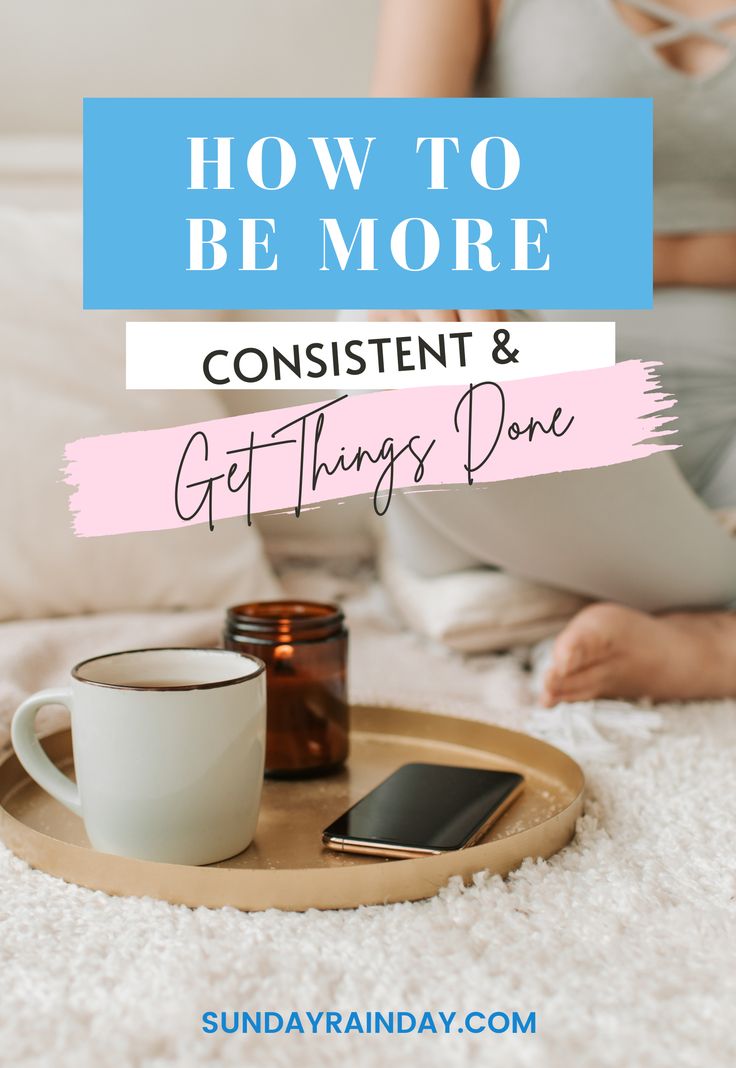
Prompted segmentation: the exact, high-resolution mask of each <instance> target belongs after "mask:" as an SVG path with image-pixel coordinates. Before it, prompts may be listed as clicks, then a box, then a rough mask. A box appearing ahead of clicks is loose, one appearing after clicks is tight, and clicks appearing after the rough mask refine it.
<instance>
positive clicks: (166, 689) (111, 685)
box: [71, 645, 266, 693]
mask: <svg viewBox="0 0 736 1068" xmlns="http://www.w3.org/2000/svg"><path fill="white" fill-rule="evenodd" d="M135 653H227V654H228V655H229V656H242V657H243V659H244V660H250V661H251V662H252V663H254V664H256V665H257V670H256V671H253V672H251V674H249V675H241V676H239V677H238V678H237V679H222V680H220V681H219V682H198V683H188V684H184V685H182V686H145V685H142V686H131V685H129V684H128V683H123V682H96V681H95V680H94V679H85V678H83V677H82V676H81V675H80V674H79V672H80V671H81V669H82V668H84V667H86V666H87V665H88V664H94V663H95V662H96V661H97V660H111V659H112V658H113V657H116V656H132V655H134V654H135ZM265 670H266V665H265V664H264V662H263V661H262V660H261V659H260V657H257V656H252V655H251V654H250V653H239V652H237V650H235V649H219V648H213V649H207V648H203V647H202V646H196V645H162V646H153V647H151V648H148V649H120V650H119V651H118V652H115V653H100V654H99V655H98V656H90V657H88V658H87V659H86V660H80V661H79V663H78V664H75V665H74V667H73V668H72V670H71V676H72V678H73V679H76V680H77V682H83V683H84V684H85V686H102V687H104V688H105V689H106V690H134V691H138V692H140V693H173V692H178V691H186V690H215V689H218V688H219V687H221V686H236V685H237V684H238V683H240V682H250V681H251V680H252V679H257V678H258V676H259V675H262V674H263V672H264V671H265Z"/></svg>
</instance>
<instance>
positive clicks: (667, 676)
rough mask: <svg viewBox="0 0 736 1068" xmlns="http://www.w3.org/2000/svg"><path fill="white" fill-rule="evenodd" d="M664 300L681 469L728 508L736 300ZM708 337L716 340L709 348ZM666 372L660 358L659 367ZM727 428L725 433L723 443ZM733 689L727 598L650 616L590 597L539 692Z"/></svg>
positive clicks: (735, 444) (733, 451) (682, 693)
mask: <svg viewBox="0 0 736 1068" xmlns="http://www.w3.org/2000/svg"><path fill="white" fill-rule="evenodd" d="M683 297H684V300H683V299H682V298H683ZM664 303H665V304H667V303H670V304H671V305H673V307H671V308H670V309H665V311H666V313H667V314H668V315H669V314H670V313H674V314H673V321H672V326H673V327H674V331H675V335H676V336H677V337H678V339H679V343H680V353H681V354H682V355H683V357H684V358H682V359H680V360H679V361H678V360H677V359H675V365H674V367H673V368H672V378H673V379H674V381H672V383H671V388H672V390H673V391H674V392H675V393H676V395H679V396H681V397H682V405H681V407H682V408H683V409H684V413H683V414H684V418H683V423H684V433H685V437H686V441H687V445H686V448H685V449H683V450H682V451H683V457H682V459H683V461H684V462H683V468H684V470H685V471H686V472H687V473H688V474H689V476H690V478H691V479H692V481H693V482H695V483H696V484H697V489H698V492H699V494H700V496H701V497H702V499H703V501H704V502H705V503H706V504H707V505H708V506H709V507H711V508H721V509H727V510H736V434H734V433H733V428H734V427H736V340H734V339H735V338H736V334H734V328H735V327H736V321H735V320H736V313H735V312H734V305H735V304H736V298H735V297H734V294H733V293H731V292H728V293H727V294H718V293H713V294H703V293H702V292H698V293H695V294H693V293H692V291H690V292H686V293H684V294H682V295H678V294H675V293H673V294H671V295H668V296H667V297H666V299H665V302H664ZM704 304H705V305H707V308H706V309H705V311H706V314H704V315H702V316H701V318H700V323H701V325H702V330H701V331H700V336H699V338H698V337H695V336H688V335H689V331H693V330H697V329H698V320H697V319H696V320H693V319H692V318H690V319H688V320H685V321H683V317H682V316H683V312H682V309H683V308H684V309H687V308H691V309H692V308H693V307H694V306H695V307H700V309H701V311H702V310H703V305H704ZM674 305H678V306H679V308H680V311H679V313H678V312H675V311H674ZM660 307H661V304H660ZM678 318H679V322H678ZM661 334H662V331H659V332H658V336H661ZM709 337H710V338H711V339H712V340H714V341H715V342H716V344H715V345H712V346H708V344H707V340H708V338H709ZM719 339H720V340H721V345H720V351H719V345H718V340H719ZM698 342H700V343H698ZM675 355H676V356H677V350H675ZM662 358H663V359H666V358H665V356H664V354H662ZM701 359H702V361H703V364H702V365H699V363H698V361H699V360H701ZM668 370H669V369H668V367H667V363H665V375H667V373H668ZM698 372H699V374H698ZM729 427H730V428H731V440H730V441H724V432H725V433H726V434H727V433H728V429H729ZM697 564H698V560H697V553H696V554H695V560H694V566H697ZM734 695H736V602H735V603H734V604H733V605H732V610H731V611H725V612H695V611H690V612H678V613H665V614H662V615H657V616H652V615H647V614H645V613H643V612H637V611H635V610H633V609H631V608H626V607H624V606H622V605H616V604H596V605H591V606H589V607H588V608H585V609H583V611H581V612H580V613H579V614H578V615H577V616H576V617H575V618H574V619H573V620H572V621H571V622H570V624H569V625H568V626H567V627H566V628H565V629H564V630H563V632H562V633H561V634H560V636H559V638H558V639H557V642H556V644H555V648H554V653H553V663H552V667H551V668H550V671H549V673H548V675H547V678H546V680H545V691H544V695H543V697H544V700H545V703H546V704H548V705H552V704H556V703H557V702H558V701H580V700H588V699H590V698H594V697H633V698H637V697H642V696H647V697H651V698H652V699H654V700H687V699H688V698H693V699H697V698H710V697H715V698H718V697H732V696H734Z"/></svg>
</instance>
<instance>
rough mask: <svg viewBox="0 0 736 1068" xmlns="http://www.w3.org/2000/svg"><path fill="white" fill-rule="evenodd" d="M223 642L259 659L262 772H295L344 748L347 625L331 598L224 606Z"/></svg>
mask: <svg viewBox="0 0 736 1068" xmlns="http://www.w3.org/2000/svg"><path fill="white" fill-rule="evenodd" d="M224 642H225V648H227V649H234V650H236V651H237V652H241V653H250V654H252V655H255V656H258V657H260V658H261V660H264V661H265V663H266V677H267V684H268V693H267V706H268V712H267V735H266V775H269V776H271V777H272V778H301V777H306V776H311V775H323V774H326V773H328V772H330V771H334V770H335V769H337V768H339V767H340V765H341V764H342V763H343V762H344V761H345V759H346V757H347V755H348V729H349V718H348V717H349V713H348V702H347V686H346V666H347V646H348V632H347V630H346V628H345V618H344V616H343V614H342V612H341V611H340V609H339V608H337V607H336V606H335V605H331V604H318V603H317V602H315V601H260V602H256V603H253V604H241V605H236V606H235V607H233V608H229V609H228V612H227V619H226V622H225V635H224Z"/></svg>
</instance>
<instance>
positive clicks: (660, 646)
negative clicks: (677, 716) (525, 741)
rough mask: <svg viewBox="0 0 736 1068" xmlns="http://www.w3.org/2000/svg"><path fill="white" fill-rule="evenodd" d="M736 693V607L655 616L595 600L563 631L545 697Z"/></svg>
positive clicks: (675, 697)
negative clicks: (734, 608)
mask: <svg viewBox="0 0 736 1068" xmlns="http://www.w3.org/2000/svg"><path fill="white" fill-rule="evenodd" d="M734 696H736V613H733V612H679V613H670V614H667V615H660V616H649V615H647V614H646V613H645V612H637V611H636V610H635V609H633V608H625V607H623V606H622V605H617V604H592V605H589V606H588V607H587V608H583V609H582V611H580V612H578V614H577V615H576V616H575V617H574V619H572V620H571V621H570V622H569V623H568V625H567V626H566V627H565V629H564V630H563V631H562V633H561V634H560V635H559V637H558V638H557V641H556V642H555V645H554V651H553V654H552V667H551V668H550V669H549V671H548V673H547V676H546V678H545V680H544V689H543V694H542V700H543V703H544V704H545V705H547V706H548V707H549V706H551V705H555V704H558V703H559V702H560V701H587V700H590V699H592V698H594V697H622V698H634V699H636V698H641V697H649V698H651V699H652V700H653V701H688V700H696V699H698V698H700V699H703V700H705V699H708V698H718V697H734Z"/></svg>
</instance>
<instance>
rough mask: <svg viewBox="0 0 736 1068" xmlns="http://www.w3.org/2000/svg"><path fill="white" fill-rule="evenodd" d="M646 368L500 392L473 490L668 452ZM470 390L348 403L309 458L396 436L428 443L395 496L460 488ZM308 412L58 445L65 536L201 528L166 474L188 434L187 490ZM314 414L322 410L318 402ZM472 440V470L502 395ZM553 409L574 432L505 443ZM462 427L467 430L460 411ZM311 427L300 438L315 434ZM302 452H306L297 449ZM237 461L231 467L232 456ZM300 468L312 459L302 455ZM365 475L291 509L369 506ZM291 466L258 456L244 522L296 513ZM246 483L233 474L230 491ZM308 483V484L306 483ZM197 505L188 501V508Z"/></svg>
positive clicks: (236, 502) (406, 460)
mask: <svg viewBox="0 0 736 1068" xmlns="http://www.w3.org/2000/svg"><path fill="white" fill-rule="evenodd" d="M656 366H657V365H656V364H654V363H645V362H643V361H640V360H630V361H626V362H623V363H619V364H616V365H615V366H613V367H605V368H600V369H597V370H592V371H580V372H569V373H565V374H558V375H550V376H545V377H543V378H530V379H523V380H520V381H514V382H508V383H505V384H503V385H502V389H503V394H504V398H505V403H506V417H505V420H504V426H505V428H506V430H505V431H503V432H502V433H501V436H500V438H499V440H498V445H497V447H496V449H495V451H494V453H493V455H492V456H491V458H490V459H489V460H488V462H487V463H486V464H485V466H484V467H483V468H482V469H481V470H479V471H477V472H476V473H475V474H474V476H473V479H474V481H475V482H476V483H481V482H493V481H502V480H505V479H512V478H525V477H527V476H529V475H540V474H547V473H550V472H554V471H566V470H577V469H581V468H590V467H605V466H607V465H609V464H618V463H623V462H625V461H628V460H633V459H637V458H639V457H644V456H648V455H650V454H651V453H654V452H660V451H663V450H666V449H672V448H676V447H677V446H676V445H673V444H668V443H665V442H664V441H662V438H663V437H664V436H665V435H668V434H671V433H672V429H671V426H670V425H669V424H671V423H672V422H673V419H672V416H671V414H670V415H669V416H664V417H662V418H660V416H662V413H666V412H667V411H668V410H669V409H670V408H671V407H672V405H673V404H674V403H675V401H674V398H673V397H672V396H671V395H669V394H666V393H663V392H662V391H661V389H660V387H659V380H658V377H657V375H656V372H655V370H654V369H655V367H656ZM467 388H468V387H467V386H432V387H422V388H418V389H405V390H394V391H391V392H383V393H369V394H363V395H359V396H352V397H347V398H345V399H342V400H340V401H339V402H338V403H336V404H333V405H332V406H331V407H330V408H328V409H326V411H325V422H324V430H323V435H322V437H321V439H320V443H319V456H320V458H322V459H325V460H329V462H330V465H332V464H333V463H334V462H335V460H336V459H337V457H338V456H339V454H340V448H341V446H345V454H346V455H347V456H352V455H353V451H354V449H355V448H356V447H357V446H358V445H361V446H363V447H364V448H368V449H370V451H371V452H372V453H373V454H375V453H376V452H377V451H378V449H379V448H380V446H381V444H382V442H383V441H384V439H385V438H387V437H389V436H393V437H394V438H395V439H396V442H397V449H398V448H400V447H401V446H402V445H403V444H405V442H406V441H407V440H408V439H409V437H411V436H412V435H413V434H418V435H419V436H420V439H421V445H422V448H421V449H420V451H423V449H424V448H426V445H427V444H428V443H429V441H430V440H431V439H433V438H434V439H436V444H435V445H434V447H433V449H432V450H431V452H430V454H429V456H428V458H427V461H426V469H425V472H424V477H423V478H422V480H421V483H420V484H419V485H417V484H416V483H415V481H414V474H415V468H416V462H415V461H414V460H413V459H412V457H411V456H410V455H409V454H404V455H403V456H402V457H399V459H398V460H397V461H396V468H395V481H394V488H395V489H399V488H403V487H412V488H428V487H430V486H434V487H439V486H447V485H460V484H463V483H466V481H467V476H466V473H465V470H464V468H463V465H464V463H465V462H466V455H467V437H466V434H465V433H464V432H463V433H458V432H457V431H456V430H455V429H454V427H453V415H454V412H455V408H456V406H457V404H458V402H459V400H460V398H461V397H462V396H463V394H464V393H465V392H466V390H467ZM319 403H320V402H316V401H314V402H311V403H309V404H304V405H300V406H298V407H293V408H284V409H276V410H273V411H268V412H259V413H257V414H254V415H245V416H233V417H231V418H226V419H218V420H214V421H209V422H204V423H201V424H196V425H189V426H180V427H171V428H167V429H163V430H149V431H141V432H138V433H126V434H111V435H105V436H101V437H92V438H82V439H80V440H79V441H74V442H72V443H71V444H69V445H67V447H66V453H65V455H66V460H67V466H66V468H65V470H64V477H65V481H66V482H67V483H69V484H70V485H73V486H76V490H75V492H74V493H72V494H71V497H70V501H69V506H70V509H71V511H72V513H73V515H74V520H73V525H74V531H75V533H76V534H77V535H79V536H81V537H96V536H100V535H108V534H122V533H127V532H132V531H146V530H165V529H170V528H175V527H180V526H187V525H188V524H189V523H190V522H206V521H207V519H208V515H207V511H206V509H205V508H203V509H202V511H201V512H200V514H199V515H198V516H197V517H196V518H194V519H191V520H187V519H182V518H180V517H179V516H178V515H177V513H176V510H175V506H174V486H175V481H176V477H177V470H178V468H179V464H180V462H181V460H182V454H183V453H184V450H185V447H186V445H187V442H188V441H189V440H190V438H191V436H192V434H193V433H195V432H196V431H203V432H204V433H205V434H206V437H207V441H208V445H209V460H208V461H207V462H205V461H204V459H203V450H202V449H201V448H199V444H201V438H200V439H198V447H197V448H196V449H194V447H193V449H192V451H191V452H190V454H189V456H188V459H187V463H186V465H185V468H184V476H185V477H184V478H183V482H184V483H190V482H194V481H196V480H198V479H204V480H207V479H209V478H211V477H212V476H214V475H218V474H223V473H225V474H226V473H227V471H228V468H229V466H230V464H231V463H232V462H233V461H237V460H238V455H235V456H227V455H226V453H227V452H228V450H232V449H239V448H242V447H244V446H246V445H247V444H248V442H249V441H250V435H251V432H252V433H253V434H254V436H255V441H256V443H265V442H269V441H271V440H279V439H281V438H288V437H293V436H294V434H293V431H292V432H289V431H287V432H284V433H283V434H281V435H279V436H278V437H277V438H276V439H272V438H271V433H272V431H273V430H274V429H275V428H277V427H281V426H283V425H284V424H285V423H288V422H290V421H291V420H293V419H297V418H299V417H300V416H303V415H306V414H307V413H308V412H311V411H313V410H314V408H316V407H317V406H318V405H319ZM323 403H324V402H323ZM474 404H475V414H474V439H475V441H476V449H475V454H476V458H477V459H478V460H479V459H480V458H481V457H482V456H483V455H484V454H485V452H486V449H487V447H488V445H489V444H490V441H491V440H492V439H493V437H494V436H495V430H496V429H497V426H498V417H499V394H498V392H497V391H496V390H495V389H494V388H493V387H485V388H484V389H480V391H479V392H478V393H476V395H475V400H474ZM556 408H561V409H562V413H563V414H562V416H561V418H560V420H559V423H558V428H559V429H562V428H563V427H564V426H565V425H566V423H567V421H568V419H569V417H570V416H574V422H573V424H572V425H571V427H570V429H569V430H568V432H567V433H566V434H565V435H564V436H562V437H554V436H553V435H544V434H542V433H535V435H534V436H533V438H532V441H531V442H529V441H528V440H526V439H525V438H520V439H518V440H516V441H512V440H511V439H510V438H509V437H508V435H507V429H508V427H509V425H510V424H511V423H512V422H514V421H516V422H518V423H519V424H520V426H522V427H523V426H526V425H527V423H528V422H529V419H530V417H532V416H534V417H536V418H537V419H539V420H541V422H542V423H544V424H545V426H546V425H548V424H549V421H550V419H551V417H552V415H553V413H554V411H555V409H556ZM464 413H465V414H464V415H463V417H462V423H461V427H462V428H463V430H464V428H465V427H466V421H467V420H466V416H467V406H466V408H465V409H464ZM314 418H315V417H312V418H311V419H310V420H309V422H308V424H307V425H308V426H313V424H314ZM307 451H308V453H309V451H310V450H309V449H308V450H307ZM244 455H245V454H240V456H241V463H242V462H243V461H242V456H244ZM307 460H309V456H307ZM381 466H383V465H378V466H374V465H373V464H370V463H366V464H364V465H363V467H362V469H361V470H360V471H355V470H351V471H338V472H337V473H336V474H335V475H333V476H332V477H323V478H322V479H321V480H320V481H319V482H318V485H317V488H316V491H314V492H313V491H312V489H311V486H310V485H308V484H305V491H304V496H303V501H302V506H303V507H304V508H309V507H312V506H314V505H317V504H319V503H321V502H323V501H327V500H334V499H338V498H344V497H350V496H354V495H356V494H366V493H370V494H372V493H373V492H374V489H375V485H376V481H377V479H378V473H379V468H380V467H381ZM298 468H299V456H298V450H297V447H296V446H294V445H284V446H282V447H279V448H269V449H263V450H260V451H259V452H257V453H256V454H255V459H254V469H253V477H252V486H251V494H252V499H251V513H252V514H256V513H259V512H271V511H280V510H284V509H290V508H294V505H295V503H296V499H297V482H298V477H297V474H298ZM244 473H245V468H244V467H239V468H238V472H237V476H236V478H235V479H234V481H235V482H237V481H239V480H240V477H242V474H244ZM306 481H307V480H305V482H306ZM202 493H203V489H202V487H200V488H199V489H198V490H184V491H183V495H182V500H183V502H184V504H183V505H182V511H183V512H184V513H185V514H189V512H190V511H192V510H193V508H194V506H195V504H196V501H197V500H198V499H199V498H200V497H201V496H202ZM245 494H246V488H245V487H244V488H243V489H242V490H240V491H239V492H229V491H228V490H227V488H226V479H225V478H220V479H218V480H217V482H215V484H214V489H213V494H212V505H213V507H212V514H213V518H214V519H215V520H220V519H226V518H229V517H233V516H242V515H244V514H245V513H246V511H247V504H246V497H245ZM193 502H194V503H193Z"/></svg>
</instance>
